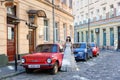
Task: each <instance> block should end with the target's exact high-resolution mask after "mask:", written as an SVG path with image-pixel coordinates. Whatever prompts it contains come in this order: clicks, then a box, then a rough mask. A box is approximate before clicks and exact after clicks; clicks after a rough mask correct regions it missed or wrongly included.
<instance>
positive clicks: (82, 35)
mask: <svg viewBox="0 0 120 80" xmlns="http://www.w3.org/2000/svg"><path fill="white" fill-rule="evenodd" d="M81 37H82V38H81V39H82V40H81V41H82V42H83V41H84V34H83V32H81Z"/></svg>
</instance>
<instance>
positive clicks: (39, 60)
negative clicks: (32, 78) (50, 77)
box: [21, 44, 63, 74]
mask: <svg viewBox="0 0 120 80" xmlns="http://www.w3.org/2000/svg"><path fill="white" fill-rule="evenodd" d="M62 58H63V49H62V47H61V46H60V45H59V44H40V45H38V46H37V47H36V50H35V52H33V53H32V54H28V55H25V56H23V57H22V59H21V62H22V66H23V67H24V68H25V70H26V72H27V73H30V72H33V70H35V69H40V70H46V69H49V70H50V72H51V73H52V74H56V73H57V72H58V70H59V69H60V68H61V64H62Z"/></svg>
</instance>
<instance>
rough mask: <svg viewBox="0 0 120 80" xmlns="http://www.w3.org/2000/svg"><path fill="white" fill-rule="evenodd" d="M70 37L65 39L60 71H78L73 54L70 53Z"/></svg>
mask: <svg viewBox="0 0 120 80" xmlns="http://www.w3.org/2000/svg"><path fill="white" fill-rule="evenodd" d="M72 49H73V48H72V42H71V37H70V36H68V37H67V38H66V42H65V45H64V56H63V60H62V66H61V71H78V70H79V68H78V67H77V63H76V61H75V57H74V54H73V53H72Z"/></svg>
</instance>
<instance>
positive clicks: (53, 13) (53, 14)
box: [52, 0, 55, 43]
mask: <svg viewBox="0 0 120 80" xmlns="http://www.w3.org/2000/svg"><path fill="white" fill-rule="evenodd" d="M52 5H53V7H52V16H53V43H55V36H54V33H55V31H54V28H55V12H54V10H55V7H54V0H52Z"/></svg>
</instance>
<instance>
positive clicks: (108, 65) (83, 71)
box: [4, 51, 120, 80]
mask: <svg viewBox="0 0 120 80" xmlns="http://www.w3.org/2000/svg"><path fill="white" fill-rule="evenodd" d="M77 64H78V66H79V68H80V71H79V72H59V73H58V74H56V75H50V74H49V73H48V72H34V73H31V74H27V73H23V74H20V75H17V76H14V77H10V78H7V79H4V80H120V76H119V74H120V52H116V51H101V52H100V55H99V56H98V57H94V58H93V59H90V60H88V61H87V62H84V61H79V62H77Z"/></svg>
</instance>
